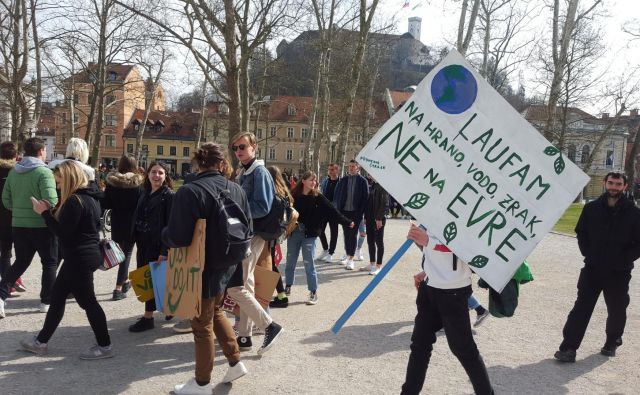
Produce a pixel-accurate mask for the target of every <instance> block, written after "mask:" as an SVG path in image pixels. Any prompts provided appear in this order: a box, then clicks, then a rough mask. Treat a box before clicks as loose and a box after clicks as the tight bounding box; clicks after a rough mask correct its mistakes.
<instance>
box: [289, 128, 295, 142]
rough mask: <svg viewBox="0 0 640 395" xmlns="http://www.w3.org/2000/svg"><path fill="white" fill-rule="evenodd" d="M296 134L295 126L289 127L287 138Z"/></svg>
mask: <svg viewBox="0 0 640 395" xmlns="http://www.w3.org/2000/svg"><path fill="white" fill-rule="evenodd" d="M294 136H295V134H294V132H293V128H287V138H290V139H292V138H293V137H294Z"/></svg>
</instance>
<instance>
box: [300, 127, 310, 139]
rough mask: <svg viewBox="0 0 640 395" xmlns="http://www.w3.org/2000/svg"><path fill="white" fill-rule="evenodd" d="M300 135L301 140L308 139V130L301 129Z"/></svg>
mask: <svg viewBox="0 0 640 395" xmlns="http://www.w3.org/2000/svg"><path fill="white" fill-rule="evenodd" d="M301 135H302V139H303V140H306V139H308V138H309V129H307V128H302V132H301Z"/></svg>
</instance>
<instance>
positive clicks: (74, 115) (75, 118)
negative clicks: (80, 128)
mask: <svg viewBox="0 0 640 395" xmlns="http://www.w3.org/2000/svg"><path fill="white" fill-rule="evenodd" d="M79 119H80V117H79V116H78V114H73V123H78V120H79Z"/></svg>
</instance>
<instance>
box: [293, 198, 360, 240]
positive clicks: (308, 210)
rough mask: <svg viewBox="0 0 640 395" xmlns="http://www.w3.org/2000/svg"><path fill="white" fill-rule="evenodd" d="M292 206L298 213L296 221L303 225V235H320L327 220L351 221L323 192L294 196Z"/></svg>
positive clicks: (342, 222)
mask: <svg viewBox="0 0 640 395" xmlns="http://www.w3.org/2000/svg"><path fill="white" fill-rule="evenodd" d="M293 208H295V209H296V211H298V214H299V215H300V216H299V217H298V222H299V223H302V224H303V225H304V235H305V237H318V236H320V232H322V229H323V226H324V223H325V222H326V221H329V220H331V221H335V222H338V223H339V224H342V225H349V224H350V223H351V220H350V219H349V218H347V217H345V216H344V215H342V213H341V212H339V211H338V210H337V209H336V208H335V207H334V206H333V204H331V202H330V201H329V200H327V198H326V197H325V196H324V195H323V194H318V195H316V196H314V195H298V196H294V198H293Z"/></svg>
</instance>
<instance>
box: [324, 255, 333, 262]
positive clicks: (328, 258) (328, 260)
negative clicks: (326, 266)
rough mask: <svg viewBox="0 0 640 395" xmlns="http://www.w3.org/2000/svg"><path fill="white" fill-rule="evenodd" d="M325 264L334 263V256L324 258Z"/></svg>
mask: <svg viewBox="0 0 640 395" xmlns="http://www.w3.org/2000/svg"><path fill="white" fill-rule="evenodd" d="M324 261H325V262H333V255H331V254H327V256H326V257H325V258H324Z"/></svg>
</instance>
